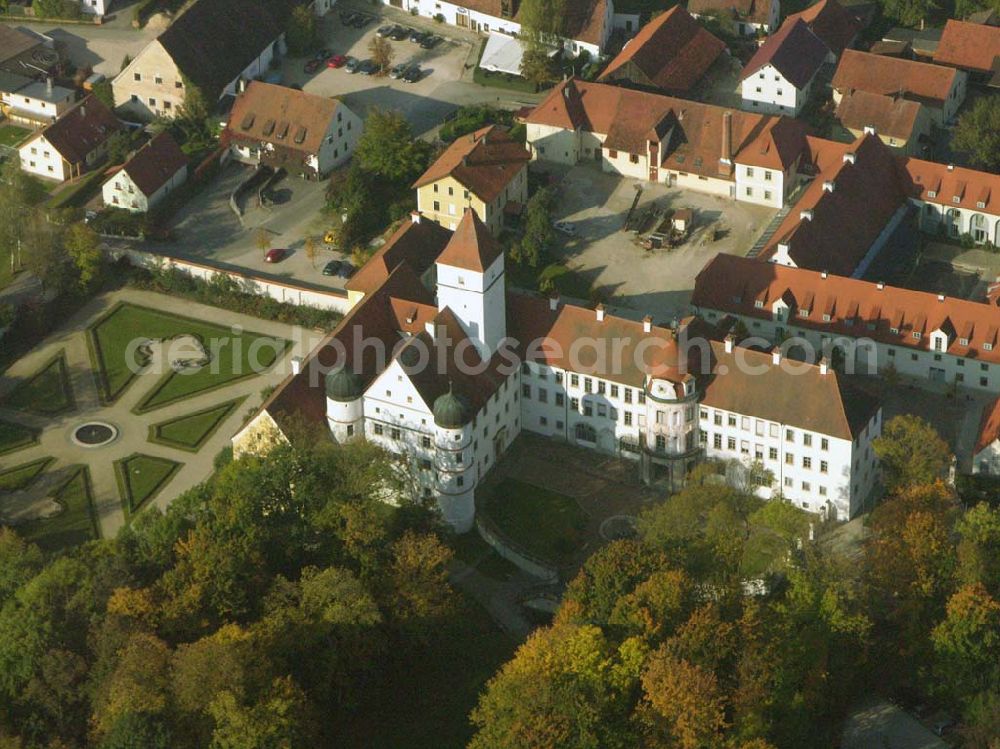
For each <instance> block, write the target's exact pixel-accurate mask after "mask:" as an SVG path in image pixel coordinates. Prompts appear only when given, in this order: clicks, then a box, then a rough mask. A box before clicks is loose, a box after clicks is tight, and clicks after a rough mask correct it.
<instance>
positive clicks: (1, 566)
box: [0, 528, 42, 607]
mask: <svg viewBox="0 0 1000 749" xmlns="http://www.w3.org/2000/svg"><path fill="white" fill-rule="evenodd" d="M41 567H42V552H41V550H40V549H39V548H38V547H37V546H35V545H34V544H29V543H27V542H26V541H24V540H23V539H22V538H21V537H20V536H18V535H17V533H16V532H14V531H13V530H11V529H10V528H0V607H2V606H3V604H4V602H5V601H6V600H7V599H8V598H10V597H11V596H12V595H13V594H14V593H15V592H16V591H17V589H18V588H20V587H21V586H22V585H24V584H25V583H26V582H28V581H29V580H30V579H31V578H33V577H34V576H35V575H36V574H37V573H38V571H39V570H40V569H41Z"/></svg>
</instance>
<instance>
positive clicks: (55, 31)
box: [31, 11, 163, 80]
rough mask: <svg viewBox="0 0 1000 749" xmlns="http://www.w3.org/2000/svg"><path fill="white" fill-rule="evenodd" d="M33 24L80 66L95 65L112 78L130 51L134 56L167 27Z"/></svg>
mask: <svg viewBox="0 0 1000 749" xmlns="http://www.w3.org/2000/svg"><path fill="white" fill-rule="evenodd" d="M125 15H126V11H120V12H119V16H118V18H119V19H120V18H122V17H123V16H125ZM130 17H131V16H129V18H130ZM31 27H32V29H34V30H36V31H38V32H39V33H42V34H45V35H47V36H51V37H52V38H53V39H55V40H56V43H57V44H60V45H62V46H63V49H64V53H65V55H66V56H67V57H68V58H69V59H70V60H71V61H72V63H73V64H74V65H76V67H78V68H86V67H90V68H93V69H94V72H96V73H103V74H104V75H106V76H107V77H108V79H109V80H110V79H111V78H114V77H115V76H116V75H118V73H119V71H121V68H122V60H123V59H124V58H125V56H126V55H128V56H129V57H131V58H133V59H134V58H135V56H136V55H138V54H139V52H141V51H142V49H143V47H145V46H146V45H147V44H149V43H150V42H151V41H153V39H155V38H156V37H157V35H159V33H160V32H161V31H162V30H163V26H162V24H157V23H150V24H148V25H147V26H146V27H145V28H142V29H133V28H132V27H131V25H129V24H125V23H121V22H115V23H112V24H110V25H104V26H88V25H85V24H73V25H71V26H51V27H49V26H46V25H45V24H32V25H31Z"/></svg>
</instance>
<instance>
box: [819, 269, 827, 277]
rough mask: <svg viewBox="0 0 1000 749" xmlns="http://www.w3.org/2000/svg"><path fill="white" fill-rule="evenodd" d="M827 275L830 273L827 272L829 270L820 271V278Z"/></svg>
mask: <svg viewBox="0 0 1000 749" xmlns="http://www.w3.org/2000/svg"><path fill="white" fill-rule="evenodd" d="M827 275H829V274H828V273H827V272H826V271H825V270H821V271H820V272H819V277H820V278H826V277H827Z"/></svg>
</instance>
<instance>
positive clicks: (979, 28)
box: [934, 19, 1000, 73]
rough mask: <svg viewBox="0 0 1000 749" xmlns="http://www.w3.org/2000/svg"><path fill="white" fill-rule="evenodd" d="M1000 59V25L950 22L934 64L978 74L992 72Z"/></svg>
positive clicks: (939, 45)
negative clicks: (999, 58)
mask: <svg viewBox="0 0 1000 749" xmlns="http://www.w3.org/2000/svg"><path fill="white" fill-rule="evenodd" d="M998 57H1000V26H984V25H982V24H978V23H967V22H965V21H955V20H953V19H952V20H949V21H948V23H946V24H945V26H944V32H943V33H942V34H941V41H940V42H939V43H938V47H937V51H936V52H935V53H934V61H935V62H937V63H940V64H941V65H950V66H952V67H955V68H962V69H963V70H971V71H974V72H977V73H992V72H993V71H994V70H995V69H996V68H995V67H994V66H995V65H996V64H997V58H998Z"/></svg>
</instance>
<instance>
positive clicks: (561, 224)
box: [552, 221, 576, 237]
mask: <svg viewBox="0 0 1000 749" xmlns="http://www.w3.org/2000/svg"><path fill="white" fill-rule="evenodd" d="M552 228H553V229H555V230H556V231H558V232H562V233H563V234H565V235H566V236H568V237H572V236H575V235H576V227H575V226H573V224H571V223H569V222H568V221H554V222H552Z"/></svg>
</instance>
